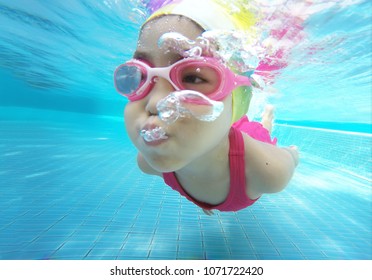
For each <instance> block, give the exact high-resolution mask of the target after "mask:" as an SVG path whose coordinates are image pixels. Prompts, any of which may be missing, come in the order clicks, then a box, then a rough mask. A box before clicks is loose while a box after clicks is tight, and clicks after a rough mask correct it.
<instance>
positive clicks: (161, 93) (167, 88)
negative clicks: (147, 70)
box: [145, 77, 175, 115]
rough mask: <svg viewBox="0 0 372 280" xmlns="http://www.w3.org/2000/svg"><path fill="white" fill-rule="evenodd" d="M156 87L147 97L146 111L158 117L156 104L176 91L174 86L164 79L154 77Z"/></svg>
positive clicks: (154, 86)
mask: <svg viewBox="0 0 372 280" xmlns="http://www.w3.org/2000/svg"><path fill="white" fill-rule="evenodd" d="M153 82H154V85H153V87H152V89H151V91H150V92H149V94H148V95H147V103H146V108H145V109H146V111H147V112H149V114H150V115H157V114H158V110H157V108H156V104H157V103H158V102H159V100H161V99H163V98H164V97H166V96H167V95H169V94H170V93H171V92H173V91H174V90H175V89H174V87H173V86H172V84H171V83H170V82H169V81H167V80H166V79H164V78H160V77H154V80H153Z"/></svg>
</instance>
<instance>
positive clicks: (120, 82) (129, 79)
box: [114, 64, 146, 95]
mask: <svg viewBox="0 0 372 280" xmlns="http://www.w3.org/2000/svg"><path fill="white" fill-rule="evenodd" d="M114 77H115V84H116V88H117V90H118V91H119V92H120V93H121V94H123V95H131V94H133V93H135V92H136V91H137V90H138V89H139V88H140V86H141V84H142V83H143V81H145V80H146V77H145V76H144V75H143V73H142V70H141V69H140V68H139V67H138V66H136V65H128V64H124V65H121V66H120V67H119V68H118V69H117V70H116V72H115V76H114Z"/></svg>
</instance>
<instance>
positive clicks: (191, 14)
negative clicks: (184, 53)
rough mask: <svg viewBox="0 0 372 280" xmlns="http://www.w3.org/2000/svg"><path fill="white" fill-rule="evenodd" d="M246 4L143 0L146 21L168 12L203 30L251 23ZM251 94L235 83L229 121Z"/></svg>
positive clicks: (244, 110)
mask: <svg viewBox="0 0 372 280" xmlns="http://www.w3.org/2000/svg"><path fill="white" fill-rule="evenodd" d="M246 4H247V1H246V0H235V1H225V0H165V1H164V0H150V1H146V3H145V5H146V7H147V8H148V10H149V11H150V13H151V15H150V17H149V18H148V19H147V20H146V22H148V21H150V20H151V19H154V18H156V17H159V16H163V15H171V14H172V15H182V16H185V17H187V18H189V19H191V20H193V21H194V22H196V23H197V24H199V25H200V26H201V27H202V28H203V29H204V30H205V31H212V30H213V31H214V30H221V31H224V30H226V31H247V30H249V28H250V27H252V26H253V25H254V24H255V17H254V15H253V14H252V13H251V12H250V11H249V10H248V9H247V7H246ZM232 70H233V71H235V72H237V71H236V70H235V69H232ZM251 97H252V88H251V87H239V88H237V89H235V90H234V91H233V92H232V103H233V105H232V123H234V122H236V121H237V120H239V119H240V118H241V117H242V116H244V115H245V114H246V113H247V112H248V107H249V103H250V100H251Z"/></svg>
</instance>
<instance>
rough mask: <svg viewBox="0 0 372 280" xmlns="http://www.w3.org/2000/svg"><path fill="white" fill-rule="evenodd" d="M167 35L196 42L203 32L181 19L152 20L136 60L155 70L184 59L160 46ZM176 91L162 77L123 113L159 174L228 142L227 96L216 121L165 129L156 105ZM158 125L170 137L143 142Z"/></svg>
mask: <svg viewBox="0 0 372 280" xmlns="http://www.w3.org/2000/svg"><path fill="white" fill-rule="evenodd" d="M167 32H178V33H180V34H182V35H184V36H186V37H187V38H189V39H192V40H195V39H196V38H197V37H198V36H200V35H201V33H202V30H201V29H200V28H199V27H198V26H197V25H196V24H195V23H193V22H191V21H189V20H188V19H186V18H179V17H178V16H164V17H161V18H158V19H155V20H153V21H150V22H149V23H147V24H146V25H145V26H144V28H143V29H142V32H141V34H140V37H139V40H138V45H137V50H136V53H135V55H134V58H137V59H141V60H144V61H146V62H147V63H149V64H150V65H152V66H153V67H165V66H169V65H171V64H173V63H175V62H177V61H179V60H180V59H182V57H181V56H180V55H179V54H178V53H175V52H172V51H165V50H163V49H160V48H159V47H158V40H159V37H160V36H161V35H163V34H164V33H167ZM174 90H175V89H174V88H173V87H172V85H171V84H170V83H169V82H168V81H167V80H165V79H163V78H159V79H158V81H157V82H156V83H155V85H154V87H153V88H152V90H151V92H150V93H149V94H148V95H147V96H145V97H144V98H143V99H140V100H137V101H133V102H129V103H128V104H127V105H126V108H125V111H124V118H125V126H126V129H127V132H128V134H129V137H130V139H131V140H132V142H133V143H134V145H135V146H136V147H137V149H138V150H139V151H140V152H141V154H142V155H143V157H144V158H145V160H146V161H147V162H148V163H149V164H150V165H151V166H152V167H153V168H154V169H155V170H157V171H159V172H171V171H177V170H179V169H181V168H182V167H185V166H186V165H188V164H190V163H191V162H192V161H193V160H195V159H197V158H199V157H201V156H203V155H204V154H205V153H207V152H209V151H211V150H213V149H214V148H215V147H216V146H217V145H218V144H219V143H221V141H222V140H223V139H226V138H225V137H227V134H228V131H229V128H230V122H231V118H232V113H231V107H232V106H231V102H232V101H231V95H228V97H226V98H225V99H224V100H223V102H224V111H223V112H222V114H221V115H220V116H219V117H218V118H217V119H216V120H215V121H213V122H203V121H200V120H197V119H194V118H180V119H178V120H177V121H176V122H175V123H173V124H171V125H169V126H168V127H166V125H165V124H164V123H163V122H162V121H161V120H160V119H159V116H158V115H157V114H158V112H157V109H156V104H157V102H158V101H159V100H160V99H162V98H164V97H166V96H167V95H169V94H170V93H171V92H173V91H174ZM156 126H159V127H166V132H167V137H168V138H167V139H164V140H161V141H155V142H146V141H144V139H143V138H142V137H141V136H140V131H141V130H142V129H144V128H152V127H156Z"/></svg>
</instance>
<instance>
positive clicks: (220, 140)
mask: <svg viewBox="0 0 372 280" xmlns="http://www.w3.org/2000/svg"><path fill="white" fill-rule="evenodd" d="M155 2H156V4H159V3H158V2H159V1H155ZM162 2H164V1H162ZM165 2H166V3H163V6H162V7H160V9H159V6H156V5H154V6H153V10H154V13H153V14H152V15H151V16H150V18H149V19H148V20H147V21H146V22H145V24H144V25H143V26H142V28H141V32H140V35H139V39H138V44H137V49H136V51H135V54H134V56H133V59H132V60H130V61H128V62H127V63H125V64H123V65H121V66H119V67H118V68H117V70H116V72H115V77H114V80H115V85H116V88H117V90H118V91H119V92H120V93H121V94H123V95H124V96H126V97H127V98H128V99H129V102H128V104H127V105H126V107H125V112H124V117H125V125H126V130H127V132H128V134H129V137H130V139H131V141H132V142H133V144H134V145H135V146H136V148H137V149H138V151H139V153H138V158H137V160H138V165H139V167H140V169H141V170H142V171H143V172H144V173H147V174H152V175H157V176H160V177H162V178H163V179H164V181H165V183H166V184H167V185H169V186H170V187H171V188H173V189H174V190H176V191H178V192H179V193H180V194H181V195H183V196H185V197H186V198H187V199H188V200H190V201H192V202H193V203H195V204H196V205H198V206H199V207H201V208H202V209H203V211H204V212H205V213H206V214H208V215H210V214H212V213H213V212H212V210H214V209H216V210H220V211H238V210H240V209H243V208H246V207H248V206H250V205H252V204H253V203H254V202H255V201H257V199H259V197H260V196H261V195H262V194H265V193H275V192H279V191H281V190H283V188H284V187H285V186H286V185H287V184H288V182H289V180H290V179H291V177H292V175H293V173H294V169H295V167H296V166H297V164H298V157H299V155H298V151H297V149H296V148H295V147H286V148H279V147H277V146H276V145H275V143H276V142H275V140H271V139H270V134H269V132H270V130H271V123H272V118H273V116H272V114H273V108H272V107H267V108H266V110H265V112H264V114H263V125H264V126H262V125H261V124H259V123H255V122H249V121H248V119H247V117H246V116H245V114H246V112H247V109H248V105H249V100H250V98H251V79H250V78H249V77H247V75H239V74H237V73H238V72H239V71H236V70H235V69H230V68H233V67H229V65H228V64H227V63H225V61H224V60H223V58H221V57H220V56H219V55H218V50H219V46H218V42H214V41H213V40H209V39H208V36H203V34H206V32H208V31H211V30H217V29H224V28H225V29H226V28H227V29H229V30H231V29H236V28H246V26H247V25H251V24H252V22H251V21H252V20H248V22H245V23H243V24H241V23H240V22H239V21H237V20H236V18H233V15H232V14H229V13H226V12H225V10H224V7H223V6H222V5H220V4H219V1H218V0H203V1H195V0H180V1H165ZM167 3H169V4H167ZM164 4H165V5H164ZM160 6H161V5H160ZM206 7H208V9H207V10H206V9H205V8H206ZM233 70H234V71H233ZM235 72H236V73H235Z"/></svg>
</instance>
